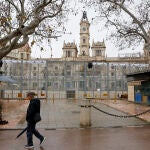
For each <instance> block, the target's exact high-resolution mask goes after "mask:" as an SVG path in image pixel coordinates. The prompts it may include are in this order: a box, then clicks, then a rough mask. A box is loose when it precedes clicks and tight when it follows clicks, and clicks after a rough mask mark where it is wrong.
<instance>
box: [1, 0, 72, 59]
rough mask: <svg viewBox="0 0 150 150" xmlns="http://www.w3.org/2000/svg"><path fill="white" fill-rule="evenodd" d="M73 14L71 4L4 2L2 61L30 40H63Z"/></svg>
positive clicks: (45, 0)
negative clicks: (66, 26)
mask: <svg viewBox="0 0 150 150" xmlns="http://www.w3.org/2000/svg"><path fill="white" fill-rule="evenodd" d="M70 11H72V10H71V8H70V7H69V1H67V0H1V1H0V59H1V58H3V57H4V56H6V55H7V54H8V53H9V52H10V51H11V50H13V49H17V48H20V47H22V46H24V45H25V44H26V43H27V42H28V41H29V37H30V36H34V37H36V38H38V40H41V39H42V38H43V37H44V38H57V37H58V36H60V35H61V34H62V33H63V32H65V27H64V26H63V23H64V22H65V21H66V19H67V16H68V13H69V12H70ZM34 42H35V40H33V41H32V43H31V44H34Z"/></svg>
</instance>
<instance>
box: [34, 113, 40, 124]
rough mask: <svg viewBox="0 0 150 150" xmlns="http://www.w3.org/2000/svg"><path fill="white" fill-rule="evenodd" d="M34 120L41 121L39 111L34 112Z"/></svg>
mask: <svg viewBox="0 0 150 150" xmlns="http://www.w3.org/2000/svg"><path fill="white" fill-rule="evenodd" d="M33 120H34V122H39V121H41V116H40V113H36V114H35V115H34V117H33Z"/></svg>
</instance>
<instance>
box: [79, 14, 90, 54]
mask: <svg viewBox="0 0 150 150" xmlns="http://www.w3.org/2000/svg"><path fill="white" fill-rule="evenodd" d="M89 27H90V23H89V21H88V18H87V14H86V11H84V12H83V16H82V18H81V21H80V54H79V55H80V56H89V48H90V43H89V40H90V33H89Z"/></svg>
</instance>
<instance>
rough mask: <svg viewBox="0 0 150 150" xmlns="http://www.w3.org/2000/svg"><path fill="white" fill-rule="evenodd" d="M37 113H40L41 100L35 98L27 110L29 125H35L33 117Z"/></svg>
mask: <svg viewBox="0 0 150 150" xmlns="http://www.w3.org/2000/svg"><path fill="white" fill-rule="evenodd" d="M36 113H40V100H39V99H37V98H34V99H32V100H30V103H29V106H28V108H27V114H26V121H27V122H29V123H35V122H34V121H33V117H34V115H35V114H36Z"/></svg>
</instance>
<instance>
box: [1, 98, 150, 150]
mask: <svg viewBox="0 0 150 150" xmlns="http://www.w3.org/2000/svg"><path fill="white" fill-rule="evenodd" d="M41 104H42V105H41V106H42V107H41V115H42V121H41V122H40V123H38V125H37V128H38V130H39V131H40V132H41V134H43V135H44V136H46V138H47V140H46V141H45V143H43V145H42V147H40V146H39V141H38V140H37V139H36V138H34V145H35V148H34V150H120V149H122V150H149V147H150V142H149V139H150V124H149V121H150V114H149V113H146V114H144V115H142V116H139V117H140V118H135V117H133V118H117V117H113V116H110V115H107V114H104V113H101V112H99V111H98V110H96V109H94V108H91V120H92V121H91V122H92V126H91V127H89V128H81V127H80V125H79V124H80V122H79V120H80V119H79V118H80V109H81V107H80V102H79V101H70V100H56V101H54V103H53V102H52V101H47V102H46V101H42V102H41ZM92 104H93V105H94V106H96V107H98V108H99V109H102V110H104V111H106V112H109V113H113V114H117V115H130V114H136V113H141V112H143V111H146V110H149V109H150V106H146V105H139V104H135V103H131V102H128V101H123V100H118V101H116V102H114V101H113V100H99V101H93V102H92ZM27 106H28V102H26V101H22V102H20V101H19V102H18V101H13V102H9V103H8V102H5V105H4V108H5V110H4V114H3V117H5V119H6V120H8V121H9V124H7V125H0V145H1V147H0V149H1V150H23V149H24V145H25V144H26V134H23V135H22V136H21V137H20V138H19V139H15V137H16V136H17V134H18V133H19V132H20V131H21V129H23V128H24V127H26V122H25V114H26V108H27Z"/></svg>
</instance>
